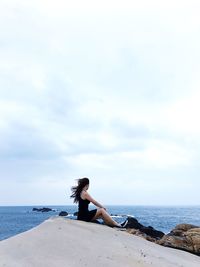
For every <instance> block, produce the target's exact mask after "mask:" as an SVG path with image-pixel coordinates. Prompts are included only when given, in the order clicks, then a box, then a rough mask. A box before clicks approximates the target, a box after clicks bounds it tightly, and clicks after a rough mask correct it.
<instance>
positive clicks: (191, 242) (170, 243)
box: [156, 224, 200, 256]
mask: <svg viewBox="0 0 200 267" xmlns="http://www.w3.org/2000/svg"><path fill="white" fill-rule="evenodd" d="M156 243H157V244H160V245H162V246H165V247H172V248H176V249H181V250H185V251H188V252H191V253H194V254H196V255H199V256H200V227H198V226H195V225H191V224H179V225H177V226H176V227H175V229H173V230H172V231H171V232H170V233H169V234H167V235H165V236H163V238H162V239H160V240H159V241H157V242H156Z"/></svg>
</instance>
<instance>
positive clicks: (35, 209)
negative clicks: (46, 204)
mask: <svg viewBox="0 0 200 267" xmlns="http://www.w3.org/2000/svg"><path fill="white" fill-rule="evenodd" d="M32 211H40V212H49V211H53V210H52V209H50V208H33V209H32Z"/></svg>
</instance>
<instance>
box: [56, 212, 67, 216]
mask: <svg viewBox="0 0 200 267" xmlns="http://www.w3.org/2000/svg"><path fill="white" fill-rule="evenodd" d="M58 215H59V216H67V215H68V212H66V211H61V212H60V213H59V214H58Z"/></svg>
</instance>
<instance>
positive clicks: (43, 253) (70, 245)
mask: <svg viewBox="0 0 200 267" xmlns="http://www.w3.org/2000/svg"><path fill="white" fill-rule="evenodd" d="M3 266H4V267H64V266H67V267H83V266H87V267H94V266H95V267H102V266H106V267H149V266H153V267H172V266H177V267H199V266H200V257H198V256H195V255H192V254H189V253H187V252H184V251H179V250H174V249H171V248H166V247H162V246H159V245H156V244H154V243H151V242H149V241H146V240H144V239H142V238H140V237H137V236H134V235H130V234H128V233H127V232H123V231H120V230H118V229H112V228H110V227H107V226H103V225H98V224H93V223H86V222H82V221H76V220H69V219H65V218H62V217H54V218H51V219H49V220H47V221H45V222H44V223H42V224H41V225H39V226H38V227H36V228H33V229H32V230H29V231H27V232H25V233H22V234H19V235H17V236H14V237H12V238H9V239H7V240H3V241H1V242H0V267H3Z"/></svg>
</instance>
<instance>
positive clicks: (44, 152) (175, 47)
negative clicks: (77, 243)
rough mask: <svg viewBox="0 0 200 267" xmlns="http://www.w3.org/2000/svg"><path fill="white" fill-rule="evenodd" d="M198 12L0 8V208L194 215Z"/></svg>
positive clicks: (10, 4)
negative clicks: (76, 201) (79, 192)
mask: <svg viewBox="0 0 200 267" xmlns="http://www.w3.org/2000/svg"><path fill="white" fill-rule="evenodd" d="M199 12H200V3H199V1H195V0H187V1H186V0H182V1H179V0H173V1H172V0H169V1H160V0H152V1H149V0H141V1H135V0H132V1H127V0H123V1H116V0H115V1H114V0H106V1H105V0H101V1H94V0H90V1H89V0H84V1H83V0H73V1H68V0H57V1H51V0H34V1H27V0H1V3H0V205H36V204H37V205H38V204H41V205H50V204H56V205H57V204H64V205H65V204H72V200H71V199H70V198H69V195H70V187H71V186H72V185H73V184H74V183H75V179H76V178H79V177H89V178H90V180H91V186H90V193H91V195H92V196H93V197H94V198H96V199H97V200H98V201H99V202H101V203H102V204H105V205H109V204H116V205H117V204H129V205H158V204H159V205H197V204H198V205H199V204H200V197H199V188H200V179H199V176H200V163H199V162H200V122H199V116H200V115H199V114H200V104H199V102H200V75H199V73H200V50H199V47H200V16H199Z"/></svg>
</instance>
